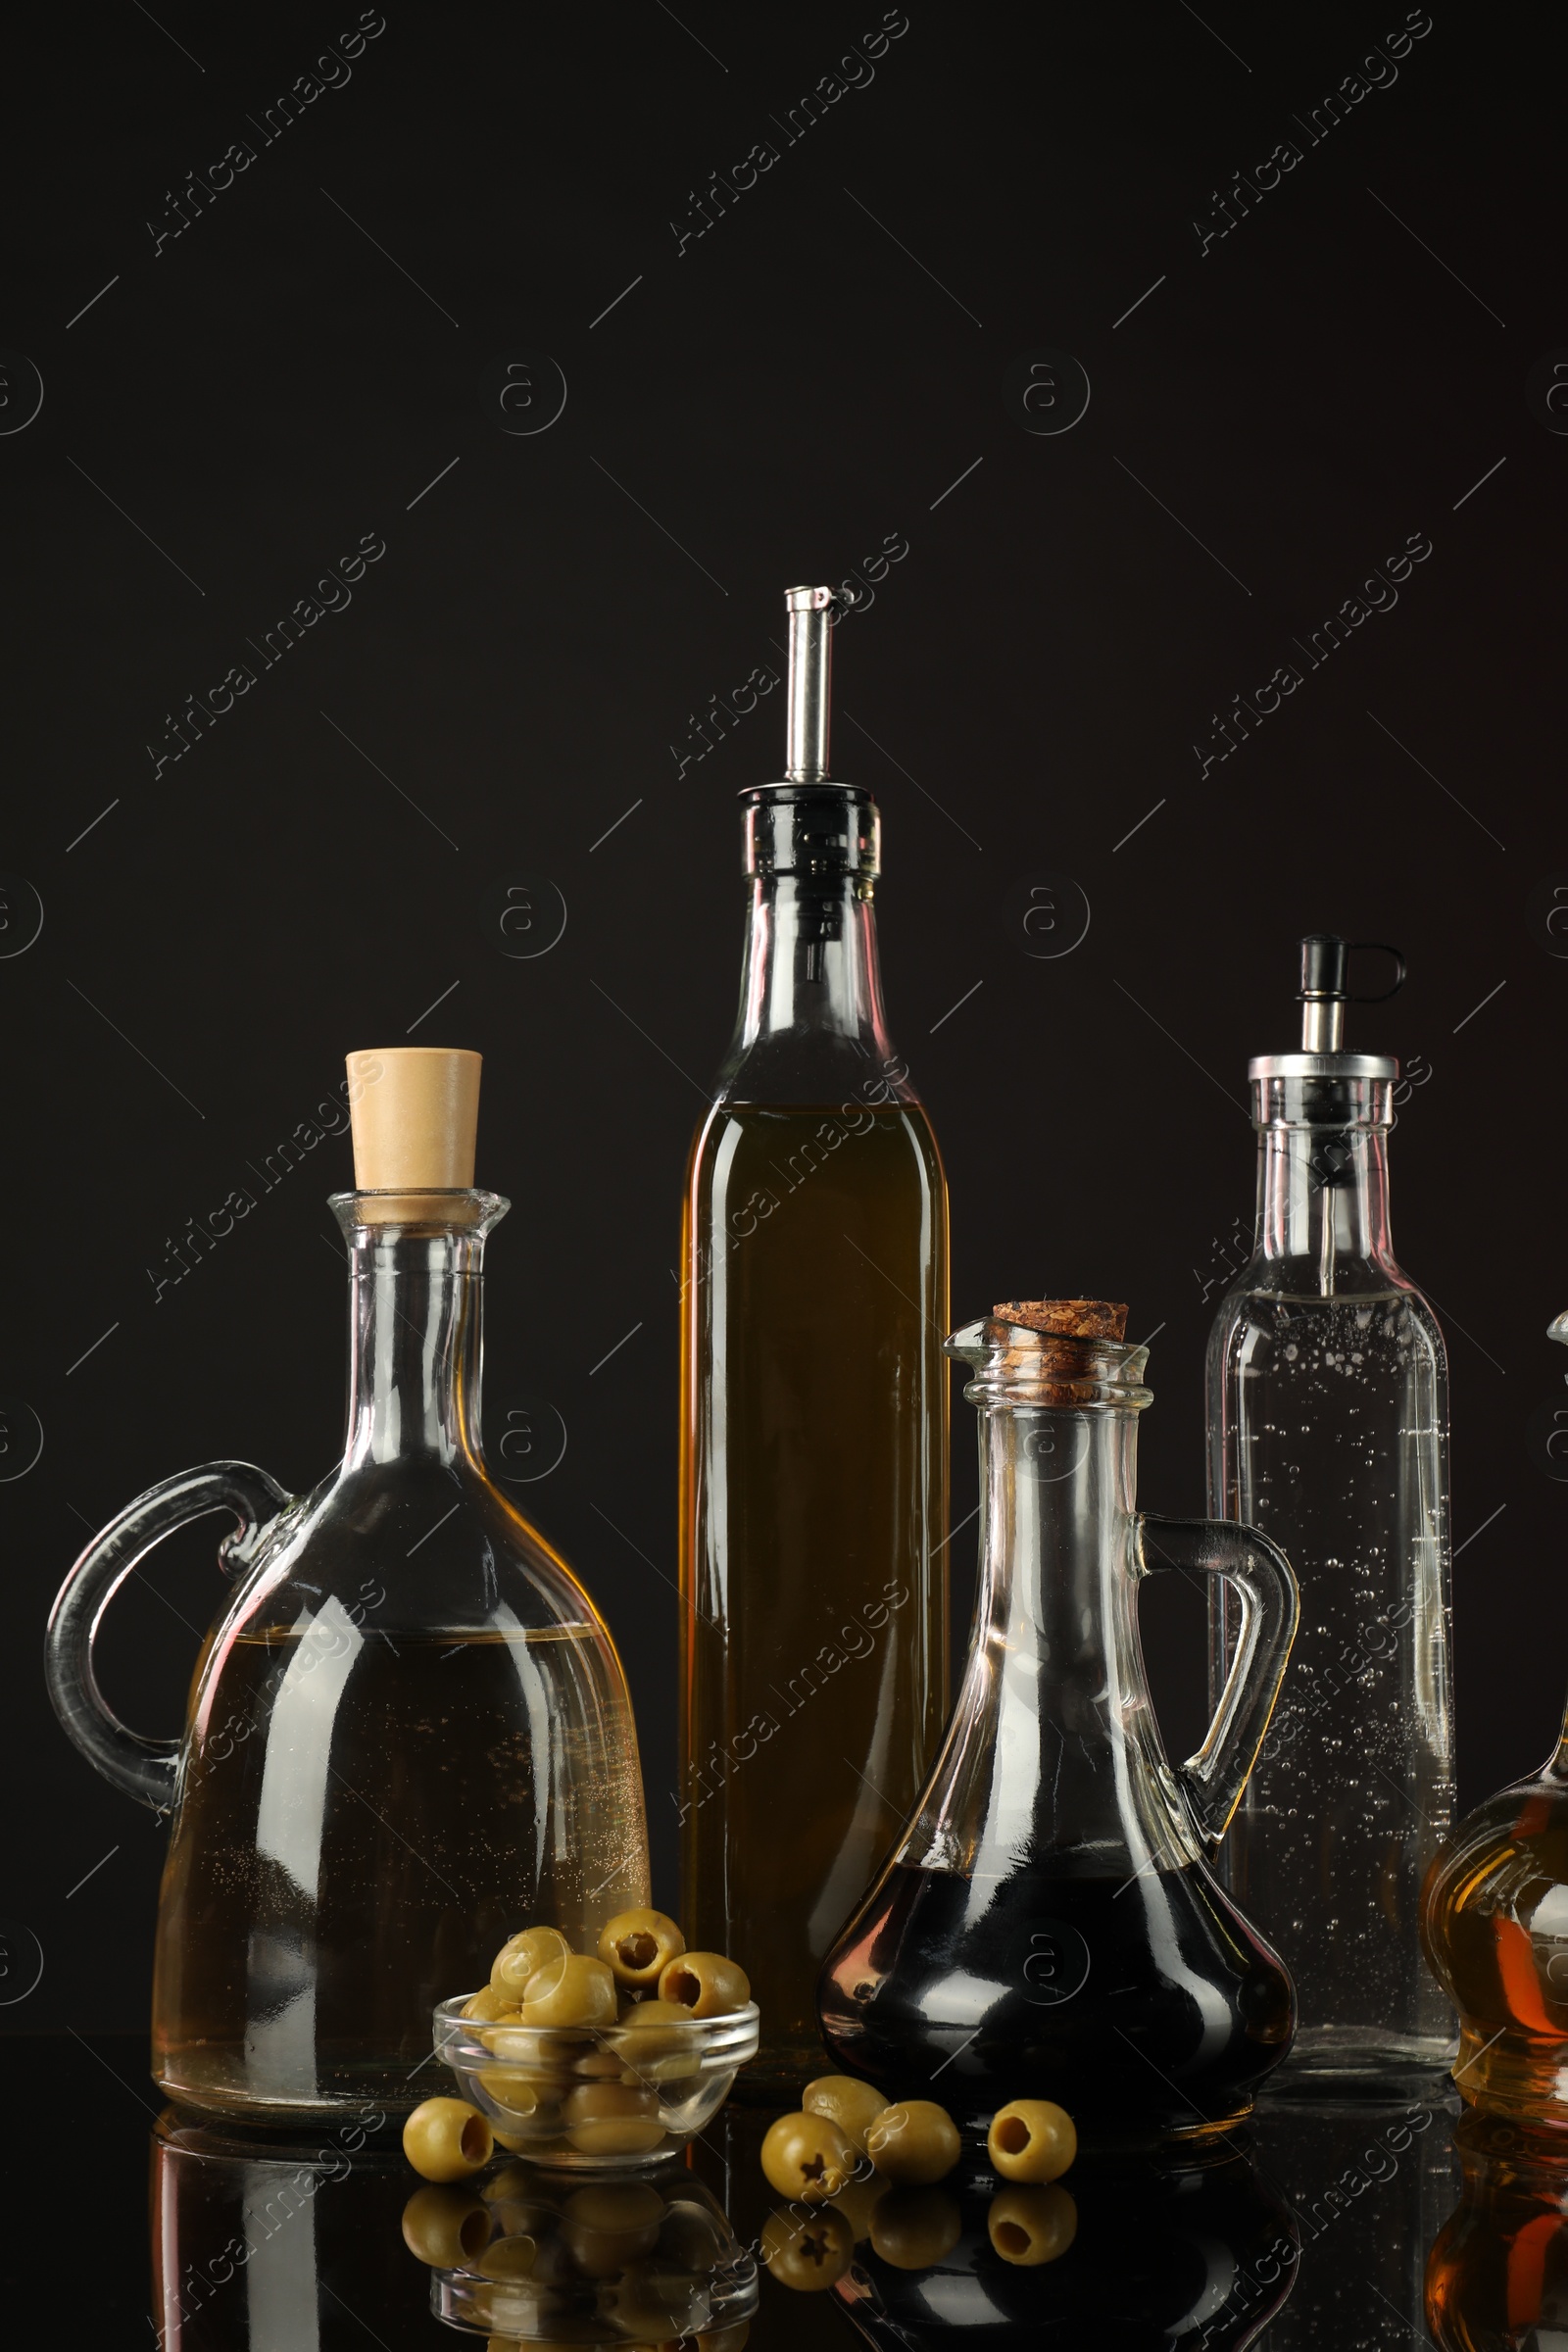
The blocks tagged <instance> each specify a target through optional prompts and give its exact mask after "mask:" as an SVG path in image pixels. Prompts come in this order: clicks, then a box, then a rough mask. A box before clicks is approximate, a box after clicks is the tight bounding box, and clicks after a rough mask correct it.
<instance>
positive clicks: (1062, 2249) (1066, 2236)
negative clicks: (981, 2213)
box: [986, 2187, 1078, 2270]
mask: <svg viewBox="0 0 1568 2352" xmlns="http://www.w3.org/2000/svg"><path fill="white" fill-rule="evenodd" d="M986 2228H987V2229H988V2230H989V2231H990V2233H991V2243H992V2244H993V2245H994V2246H995V2248H996V2250H997V2252H998V2253H999V2254H1000V2255H1001V2256H1002V2259H1003V2261H1004V2262H1011V2263H1015V2264H1017V2265H1018V2267H1019V2268H1020V2269H1022V2270H1032V2269H1033V2268H1034V2266H1035V2264H1036V2263H1041V2262H1054V2261H1055V2260H1056V2257H1057V2256H1058V2255H1059V2254H1065V2253H1066V2251H1067V2248H1068V2247H1069V2246H1070V2245H1071V2244H1072V2241H1073V2239H1074V2238H1075V2237H1076V2236H1077V2234H1078V2208H1077V2206H1076V2205H1075V2204H1074V2203H1073V2201H1072V2198H1071V2197H1070V2196H1069V2195H1068V2193H1067V2191H1066V2190H1065V2189H1064V2188H1045V2187H1031V2188H1005V2189H1004V2190H1003V2191H1002V2193H1001V2195H1000V2196H995V2197H993V2198H992V2200H991V2208H990V2211H989V2212H988V2214H987V2215H986Z"/></svg>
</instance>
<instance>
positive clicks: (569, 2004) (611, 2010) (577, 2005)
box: [519, 1952, 615, 2026]
mask: <svg viewBox="0 0 1568 2352" xmlns="http://www.w3.org/2000/svg"><path fill="white" fill-rule="evenodd" d="M519 2015H520V2016H521V2019H522V2022H523V2024H524V2025H525V2026H613V2024H614V2022H615V1980H614V1978H613V1976H612V1975H611V1973H610V1971H609V1969H608V1968H607V1967H606V1966H605V1964H604V1962H603V1961H602V1960H590V1959H588V1958H586V1957H585V1956H584V1954H583V1953H581V1952H567V1953H565V1954H564V1955H560V1954H558V1956H557V1957H556V1958H555V1959H553V1960H547V1961H546V1962H545V1964H544V1966H543V1967H542V1968H540V1969H537V1970H536V1971H535V1973H534V1974H533V1975H532V1976H531V1977H530V1978H529V1979H528V1983H527V1985H526V1987H525V1988H524V1991H523V1996H522V2003H521V2008H520V2010H519Z"/></svg>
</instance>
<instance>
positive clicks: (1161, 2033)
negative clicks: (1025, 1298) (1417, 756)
mask: <svg viewBox="0 0 1568 2352" xmlns="http://www.w3.org/2000/svg"><path fill="white" fill-rule="evenodd" d="M1091 1303H1093V1302H1085V1301H1064V1302H1052V1303H1051V1306H1050V1308H1048V1310H1047V1311H1054V1308H1055V1306H1057V1305H1067V1306H1072V1307H1078V1306H1082V1305H1085V1304H1091ZM1013 1305H1014V1310H1015V1311H1019V1312H1021V1311H1024V1310H1022V1309H1020V1308H1018V1307H1017V1305H1016V1302H1013ZM1115 1312H1116V1314H1117V1315H1118V1316H1119V1315H1120V1314H1121V1312H1122V1310H1120V1309H1117V1310H1115ZM1007 1316H1008V1308H1007V1307H1001V1308H999V1309H998V1310H997V1316H996V1317H995V1318H991V1319H987V1320H986V1321H984V1322H980V1323H973V1324H970V1325H968V1326H967V1327H966V1328H965V1329H964V1330H962V1331H960V1332H958V1333H957V1334H956V1336H955V1337H954V1338H953V1339H952V1340H950V1341H949V1342H948V1348H949V1351H950V1353H951V1354H953V1355H954V1356H956V1357H957V1358H958V1359H959V1360H960V1361H962V1362H964V1363H966V1364H968V1365H969V1366H970V1367H971V1369H972V1371H973V1374H974V1377H973V1379H972V1381H971V1383H970V1385H969V1387H968V1389H967V1390H966V1392H965V1394H966V1395H967V1396H968V1397H969V1398H970V1399H971V1401H973V1403H974V1404H975V1405H976V1407H977V1408H978V1413H979V1423H980V1468H981V1495H982V1528H983V1534H982V1541H981V1559H980V1593H979V1598H978V1601H977V1604H976V1615H975V1624H974V1632H973V1636H972V1640H971V1646H970V1651H969V1658H968V1664H967V1667H966V1669H965V1672H964V1676H963V1680H962V1683H961V1685H960V1689H959V1693H958V1699H957V1703H956V1707H955V1710H954V1714H953V1718H952V1721H951V1723H950V1725H949V1727H948V1732H947V1737H946V1739H945V1740H944V1743H943V1748H942V1753H941V1755H940V1756H939V1758H938V1760H937V1762H936V1765H935V1767H934V1769H933V1771H932V1773H931V1777H930V1780H929V1782H928V1783H927V1786H926V1788H925V1790H924V1792H923V1794H922V1796H921V1798H920V1802H919V1806H918V1809H917V1810H916V1812H915V1815H914V1818H913V1820H912V1822H911V1823H910V1825H909V1827H908V1829H907V1831H906V1833H905V1836H904V1837H903V1838H902V1839H901V1841H900V1842H899V1844H898V1846H897V1847H896V1849H895V1851H894V1853H893V1856H892V1858H891V1860H890V1861H889V1863H888V1864H887V1866H886V1868H885V1869H884V1870H883V1872H882V1873H881V1875H880V1877H879V1878H878V1880H877V1882H876V1884H875V1885H874V1886H873V1887H872V1888H871V1890H870V1892H869V1894H868V1895H867V1896H866V1897H865V1898H864V1900H863V1902H862V1903H861V1904H860V1905H859V1907H858V1910H857V1911H856V1913H855V1915H854V1916H853V1918H852V1919H851V1920H850V1923H849V1925H848V1926H847V1927H846V1928H845V1929H844V1930H843V1932H842V1934H841V1935H840V1936H839V1938H838V1940H837V1942H836V1944H835V1946H834V1949H833V1951H832V1953H831V1954H830V1956H829V1959H828V1962H827V1965H826V1967H825V1968H824V1970H823V1973H822V1979H821V1985H820V1994H819V1998H820V2011H821V2022H822V2032H823V2037H824V2039H825V2040H826V2042H827V2044H828V2047H829V2049H830V2050H831V2051H832V2053H833V2055H834V2057H835V2059H836V2060H837V2062H838V2063H839V2064H840V2065H841V2066H842V2067H844V2068H845V2069H846V2070H847V2071H849V2072H850V2073H853V2074H858V2075H862V2076H865V2077H867V2078H869V2080H870V2081H871V2082H874V2083H875V2084H876V2085H877V2087H878V2088H879V2089H881V2090H883V2091H884V2092H886V2093H887V2094H888V2095H889V2096H891V2097H894V2098H907V2097H931V2098H936V2099H939V2100H940V2101H941V2102H942V2104H943V2105H944V2106H946V2107H947V2108H948V2109H949V2110H950V2112H951V2113H952V2114H953V2115H954V2117H955V2120H956V2121H957V2122H958V2123H959V2124H960V2125H961V2126H963V2127H965V2128H969V2129H975V2130H983V2129H984V2128H985V2126H986V2125H987V2123H988V2121H989V2118H990V2117H991V2116H992V2115H993V2114H994V2113H995V2111H996V2109H997V2108H998V2107H999V2106H1000V2105H1002V2104H1003V2103H1004V2102H1005V2100H1007V2099H1009V2098H1017V2097H1039V2098H1050V2099H1055V2100H1057V2101H1059V2102H1060V2103H1061V2104H1062V2105H1063V2106H1065V2107H1066V2108H1067V2110H1068V2111H1069V2113H1070V2114H1071V2115H1072V2116H1073V2118H1074V2120H1075V2121H1076V2123H1077V2125H1078V2129H1079V2133H1080V2137H1081V2138H1082V2139H1083V2140H1084V2141H1085V2143H1086V2144H1090V2145H1094V2144H1101V2145H1115V2144H1120V2143H1122V2142H1128V2143H1132V2144H1143V2143H1150V2142H1157V2141H1159V2140H1161V2139H1164V2138H1180V2137H1185V2136H1192V2137H1199V2138H1201V2137H1204V2136H1207V2135H1210V2134H1212V2133H1214V2132H1217V2131H1221V2130H1223V2129H1224V2128H1225V2127H1226V2126H1228V2125H1230V2124H1232V2123H1234V2122H1236V2121H1237V2120H1238V2118H1240V2117H1241V2116H1243V2115H1245V2114H1246V2113H1247V2112H1248V2110H1249V2109H1250V2106H1251V2103H1252V2095H1253V2092H1254V2090H1255V2089H1256V2087H1257V2086H1258V2084H1259V2083H1260V2082H1262V2080H1263V2078H1264V2077H1265V2076H1266V2075H1267V2074H1268V2073H1269V2072H1270V2070H1271V2069H1272V2068H1274V2067H1275V2066H1277V2065H1278V2063H1279V2061H1280V2059H1281V2058H1282V2057H1283V2056H1284V2054H1285V2052H1286V2050H1287V2049H1288V2048H1289V2045H1290V2038H1291V2031H1292V2026H1293V2022H1294V2004H1293V1999H1292V1991H1291V1984H1290V1979H1289V1977H1288V1975H1287V1974H1286V1971H1285V1970H1284V1968H1283V1967H1282V1966H1281V1964H1280V1962H1279V1960H1278V1959H1277V1957H1276V1956H1275V1954H1274V1953H1273V1952H1272V1951H1271V1950H1270V1949H1269V1947H1268V1945H1267V1944H1266V1943H1265V1942H1264V1940H1263V1938H1262V1937H1261V1936H1259V1935H1258V1934H1257V1933H1256V1931H1255V1930H1254V1929H1253V1928H1252V1927H1251V1926H1250V1923H1249V1922H1248V1921H1247V1920H1246V1919H1245V1918H1244V1917H1243V1916H1242V1914H1241V1912H1240V1911H1239V1910H1238V1908H1237V1906H1236V1905H1235V1903H1234V1902H1232V1901H1231V1899H1230V1898H1229V1897H1228V1896H1227V1895H1226V1894H1225V1893H1224V1891H1223V1890H1222V1889H1221V1887H1219V1885H1218V1884H1217V1882H1216V1881H1215V1879H1214V1877H1213V1875H1212V1872H1211V1867H1210V1865H1211V1862H1212V1857H1213V1854H1214V1851H1215V1848H1216V1846H1217V1844H1218V1842H1219V1839H1220V1838H1221V1837H1222V1836H1223V1834H1224V1830H1225V1825H1226V1823H1227V1822H1228V1821H1229V1819H1230V1817H1231V1814H1232V1811H1233V1810H1234V1807H1235V1805H1236V1801H1237V1797H1238V1795H1239V1793H1240V1791H1241V1789H1242V1787H1243V1786H1244V1784H1245V1782H1246V1779H1247V1775H1248V1772H1249V1769H1250V1766H1251V1763H1252V1759H1253V1757H1254V1755H1255V1754H1256V1752H1257V1748H1258V1743H1259V1741H1260V1740H1261V1739H1262V1737H1263V1734H1264V1731H1265V1729H1266V1726H1267V1723H1268V1719H1269V1713H1270V1710H1271V1708H1272V1706H1273V1704H1274V1699H1275V1695H1276V1693H1277V1691H1278V1690H1279V1686H1280V1678H1281V1676H1282V1674H1283V1673H1284V1671H1285V1664H1286V1660H1287V1658H1288V1656H1289V1654H1290V1646H1291V1638H1292V1634H1293V1631H1294V1628H1295V1623H1296V1608H1297V1602H1296V1588H1295V1584H1294V1581H1293V1579H1292V1576H1291V1571H1290V1566H1289V1564H1288V1562H1287V1561H1286V1560H1285V1559H1284V1558H1283V1556H1282V1555H1281V1554H1280V1553H1279V1551H1278V1550H1277V1549H1276V1548H1275V1546H1274V1545H1273V1544H1271V1543H1270V1542H1269V1541H1268V1540H1267V1538H1265V1537H1261V1536H1259V1535H1257V1534H1256V1533H1255V1532H1254V1531H1251V1530H1249V1529H1245V1528H1240V1527H1235V1526H1229V1525H1225V1524H1222V1523H1218V1522H1213V1521H1202V1520H1194V1521H1183V1520H1173V1519H1157V1518H1154V1517H1152V1516H1150V1515H1148V1514H1143V1515H1141V1514H1139V1512H1138V1510H1137V1508H1136V1472H1135V1461H1136V1440H1137V1425H1138V1415H1139V1413H1140V1412H1141V1411H1142V1409H1143V1408H1144V1406H1145V1405H1146V1404H1147V1403H1148V1402H1149V1399H1150V1392H1149V1390H1148V1389H1147V1388H1145V1387H1144V1386H1143V1385H1142V1381H1143V1371H1144V1364H1145V1360H1146V1354H1147V1350H1146V1349H1145V1348H1142V1347H1130V1346H1127V1345H1125V1344H1123V1343H1121V1342H1119V1341H1116V1340H1113V1339H1111V1338H1108V1337H1100V1338H1084V1339H1081V1340H1067V1341H1064V1340H1061V1339H1049V1338H1048V1339H1044V1340H1043V1339H1042V1337H1041V1335H1040V1334H1039V1333H1038V1332H1036V1331H1035V1330H1033V1329H1031V1328H1028V1327H1026V1326H1024V1325H1022V1324H1020V1323H1017V1322H1013V1321H1010V1320H1008V1319H1007ZM1118 1328H1119V1325H1118ZM1166 1568H1177V1569H1180V1570H1181V1571H1182V1572H1183V1573H1184V1574H1186V1575H1188V1576H1191V1577H1201V1576H1219V1577H1225V1578H1227V1579H1229V1580H1231V1581H1232V1582H1233V1583H1234V1584H1235V1585H1236V1587H1237V1588H1238V1590H1239V1591H1240V1592H1241V1593H1243V1594H1244V1595H1245V1596H1246V1603H1247V1610H1246V1626H1247V1631H1246V1636H1245V1639H1244V1641H1243V1642H1242V1645H1241V1649H1240V1652H1239V1654H1238V1657H1237V1660H1236V1663H1235V1667H1234V1670H1233V1673H1232V1675H1231V1677H1230V1680H1229V1682H1228V1683H1227V1686H1226V1689H1225V1691H1224V1693H1223V1696H1222V1698H1221V1701H1220V1704H1219V1707H1218V1709H1217V1711H1216V1713H1215V1716H1214V1720H1213V1722H1212V1724H1211V1725H1210V1728H1209V1731H1208V1735H1207V1737H1206V1739H1205V1740H1204V1742H1203V1744H1202V1746H1201V1748H1200V1749H1199V1751H1198V1753H1197V1754H1196V1755H1195V1756H1193V1757H1192V1758H1191V1759H1190V1760H1189V1762H1187V1763H1186V1764H1183V1765H1181V1766H1180V1767H1179V1768H1177V1769H1175V1770H1173V1769H1172V1768H1171V1766H1170V1765H1169V1763H1168V1762H1167V1761H1166V1758H1165V1754H1164V1750H1163V1747H1162V1745H1161V1742H1160V1738H1159V1732H1158V1729H1157V1726H1156V1724H1155V1721H1154V1716H1153V1711H1152V1705H1151V1701H1150V1695H1149V1689H1148V1681H1147V1677H1146V1673H1145V1667H1144V1658H1143V1650H1142V1645H1141V1642H1140V1638H1139V1631H1138V1613H1137V1595H1138V1589H1139V1586H1140V1585H1141V1583H1142V1581H1143V1579H1144V1578H1145V1577H1146V1576H1148V1575H1151V1574H1152V1573H1154V1572H1156V1571H1158V1570H1162V1569H1166Z"/></svg>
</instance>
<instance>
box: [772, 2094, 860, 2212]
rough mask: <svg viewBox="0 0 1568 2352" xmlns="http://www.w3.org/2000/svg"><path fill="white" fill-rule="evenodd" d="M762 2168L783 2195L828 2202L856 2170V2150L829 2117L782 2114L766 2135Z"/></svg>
mask: <svg viewBox="0 0 1568 2352" xmlns="http://www.w3.org/2000/svg"><path fill="white" fill-rule="evenodd" d="M762 2171H763V2173H764V2175H765V2176H766V2179H767V2182H768V2185H769V2187H770V2188H776V2189H777V2190H778V2193H779V2195H780V2196H781V2197H799V2198H801V2199H802V2200H803V2202H804V2203H806V2204H808V2205H825V2204H826V2203H827V2202H828V2200H829V2199H830V2198H831V2197H836V2196H837V2195H838V2193H839V2190H840V2189H841V2188H842V2187H843V2186H844V2184H845V2182H846V2181H847V2180H849V2179H850V2176H851V2175H852V2174H853V2172H854V2171H855V2150H854V2149H853V2148H852V2147H851V2145H850V2143H849V2141H848V2140H847V2139H846V2138H845V2136H844V2134H843V2132H842V2131H840V2130H839V2128H838V2126H837V2124H835V2123H834V2122H833V2121H832V2119H831V2118H830V2117H828V2116H825V2115H807V2114H804V2113H802V2114H799V2115H781V2116H780V2117H779V2118H778V2119H777V2121H776V2122H774V2123H772V2124H769V2126H768V2128H767V2132H766V2135H765V2137H764V2138H763V2141H762ZM851 2242H852V2244H853V2242H854V2241H853V2239H852V2241H851Z"/></svg>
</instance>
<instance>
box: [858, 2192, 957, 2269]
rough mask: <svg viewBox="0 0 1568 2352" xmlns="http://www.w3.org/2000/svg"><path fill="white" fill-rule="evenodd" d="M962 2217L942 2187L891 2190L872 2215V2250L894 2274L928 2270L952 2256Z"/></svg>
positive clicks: (954, 2201) (879, 2201)
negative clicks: (896, 2272) (888, 2264)
mask: <svg viewBox="0 0 1568 2352" xmlns="http://www.w3.org/2000/svg"><path fill="white" fill-rule="evenodd" d="M962 2234H963V2217H962V2215H961V2214H960V2213H959V2211H958V2208H957V2204H956V2200H955V2199H954V2198H952V2197H950V2196H949V2194H948V2192H947V2190H946V2189H945V2188H890V2189H889V2190H888V2193H887V2195H886V2196H885V2197H882V2198H880V2199H879V2200H878V2203H877V2206H876V2210H875V2211H874V2212H873V2214H872V2216H871V2251H872V2252H873V2253H874V2254H880V2255H881V2257H882V2260H883V2261H884V2262H889V2263H891V2264H892V2265H893V2268H894V2269H895V2270H896V2271H928V2270H930V2268H931V2266H932V2264H933V2263H938V2262H940V2261H941V2260H942V2258H943V2256H944V2255H946V2254H951V2253H952V2252H953V2249H954V2247H955V2246H956V2244H957V2242H958V2240H959V2238H960V2237H961V2236H962Z"/></svg>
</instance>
